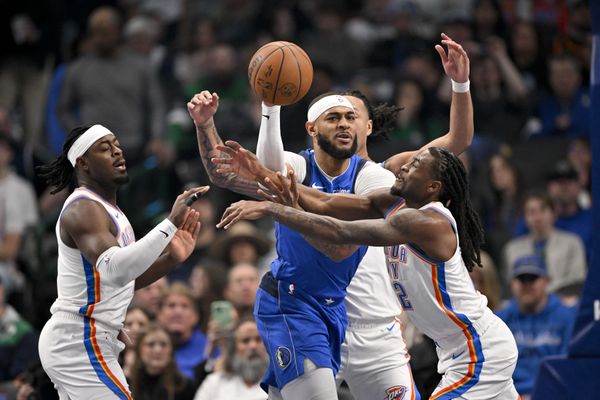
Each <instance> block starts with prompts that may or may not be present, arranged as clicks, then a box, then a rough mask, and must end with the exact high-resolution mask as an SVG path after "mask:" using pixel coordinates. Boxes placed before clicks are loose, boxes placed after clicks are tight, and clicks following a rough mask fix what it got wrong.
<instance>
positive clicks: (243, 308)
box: [224, 263, 259, 318]
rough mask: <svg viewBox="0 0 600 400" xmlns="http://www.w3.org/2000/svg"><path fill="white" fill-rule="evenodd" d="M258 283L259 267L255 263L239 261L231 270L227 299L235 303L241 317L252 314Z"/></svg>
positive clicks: (226, 293)
mask: <svg viewBox="0 0 600 400" xmlns="http://www.w3.org/2000/svg"><path fill="white" fill-rule="evenodd" d="M258 283H259V276H258V269H257V268H256V266H254V265H253V264H250V263H238V264H236V265H234V266H233V267H232V268H231V269H230V270H229V274H228V275H227V286H226V287H225V292H224V294H225V299H227V300H228V301H230V302H231V304H233V306H234V307H235V309H236V311H237V313H238V315H239V317H240V318H244V317H246V316H252V313H253V311H254V300H255V299H256V291H257V290H258Z"/></svg>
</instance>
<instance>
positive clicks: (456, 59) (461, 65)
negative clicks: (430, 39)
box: [435, 33, 470, 83]
mask: <svg viewBox="0 0 600 400" xmlns="http://www.w3.org/2000/svg"><path fill="white" fill-rule="evenodd" d="M442 44H445V45H446V46H448V54H446V51H445V50H444V48H443V47H442V46H441V45H439V44H436V45H435V49H436V50H437V52H438V54H439V55H440V58H441V60H442V66H443V67H444V71H445V72H446V75H448V76H449V77H450V79H452V80H453V81H455V82H459V83H463V82H466V81H468V80H469V73H470V66H469V56H468V55H467V52H466V51H465V49H463V47H462V46H461V45H460V44H458V43H456V42H455V41H454V40H452V39H451V38H450V37H449V36H448V35H446V34H445V33H442Z"/></svg>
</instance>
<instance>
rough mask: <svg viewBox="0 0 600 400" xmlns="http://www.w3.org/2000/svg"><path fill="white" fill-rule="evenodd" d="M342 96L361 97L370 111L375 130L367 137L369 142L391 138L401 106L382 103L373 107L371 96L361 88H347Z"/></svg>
mask: <svg viewBox="0 0 600 400" xmlns="http://www.w3.org/2000/svg"><path fill="white" fill-rule="evenodd" d="M339 94H340V95H342V96H352V97H356V98H357V99H360V100H361V101H362V102H363V104H364V105H365V107H366V109H367V112H368V113H369V119H370V120H371V121H373V132H372V133H371V135H369V137H368V138H367V144H368V143H371V142H372V141H374V140H377V139H380V138H383V139H385V140H389V138H390V132H391V131H392V130H393V129H394V127H395V126H396V118H397V116H398V112H400V110H401V108H400V107H397V106H394V105H389V104H387V103H380V104H378V105H376V106H375V107H373V106H372V105H371V102H370V101H369V98H368V97H367V96H366V95H365V94H364V93H363V92H361V91H360V90H357V89H347V90H343V91H341V92H340V93H339Z"/></svg>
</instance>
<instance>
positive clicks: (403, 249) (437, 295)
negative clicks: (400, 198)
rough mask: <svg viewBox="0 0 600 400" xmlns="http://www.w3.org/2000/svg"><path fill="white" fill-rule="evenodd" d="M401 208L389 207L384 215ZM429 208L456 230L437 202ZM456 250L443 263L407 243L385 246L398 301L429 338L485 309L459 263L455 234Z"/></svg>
mask: <svg viewBox="0 0 600 400" xmlns="http://www.w3.org/2000/svg"><path fill="white" fill-rule="evenodd" d="M399 209H401V207H395V208H393V209H392V210H391V211H390V212H389V213H388V214H387V215H386V218H389V216H391V215H393V214H394V213H395V212H397V211H398V210H399ZM425 209H433V210H435V211H437V212H439V213H440V214H442V215H444V216H445V217H446V218H447V219H448V220H449V223H451V224H452V228H453V230H454V232H456V221H455V220H454V217H453V216H452V214H451V213H450V211H449V210H448V209H447V208H446V207H444V206H443V205H442V204H441V203H439V202H432V203H429V204H427V205H425V206H423V207H421V210H425ZM456 241H457V246H456V251H455V252H454V254H453V255H452V257H451V258H450V259H449V260H448V261H445V262H439V261H433V260H430V259H428V258H427V257H426V256H425V255H423V254H422V253H421V252H420V251H419V250H418V249H416V248H414V247H413V246H411V245H409V244H399V245H396V246H386V249H385V252H386V257H387V262H388V273H389V275H390V278H391V280H392V285H393V287H394V290H395V291H396V294H397V296H398V299H399V300H400V304H401V305H402V308H403V310H404V311H405V312H407V313H408V316H409V317H410V319H411V321H412V322H413V324H414V325H415V326H416V327H417V329H419V330H420V331H421V332H423V333H424V334H425V335H427V336H429V337H430V338H432V339H433V340H440V339H443V338H445V337H448V336H451V335H455V334H456V333H459V332H462V331H463V330H464V329H466V327H467V326H468V325H470V323H471V322H473V321H476V320H478V319H479V318H480V317H481V316H482V315H483V313H484V311H485V310H486V308H487V298H486V297H485V296H484V295H482V294H481V293H479V292H478V291H476V290H475V288H474V286H473V283H472V281H471V278H470V277H469V273H468V271H467V268H466V267H465V264H464V262H463V259H462V256H461V252H460V243H459V242H458V234H457V235H456Z"/></svg>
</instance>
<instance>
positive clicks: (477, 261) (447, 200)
mask: <svg viewBox="0 0 600 400" xmlns="http://www.w3.org/2000/svg"><path fill="white" fill-rule="evenodd" d="M429 152H430V154H431V155H432V156H433V158H434V159H435V160H436V161H437V162H438V168H437V169H436V170H437V174H438V176H437V179H439V180H440V181H441V182H442V190H441V193H440V202H442V204H444V205H445V206H446V207H448V209H449V210H450V212H451V213H452V215H453V216H454V219H455V220H456V227H457V229H458V237H459V240H460V249H461V253H462V259H463V261H464V262H465V266H466V267H467V270H469V272H471V271H472V270H473V267H474V266H475V265H478V266H480V267H481V266H482V265H481V254H480V247H481V245H482V244H483V242H484V236H483V228H482V227H481V222H480V221H479V216H478V215H477V213H476V212H475V210H474V208H473V205H472V204H471V197H470V196H469V180H468V179H467V172H466V170H465V167H464V166H463V164H462V162H461V161H460V160H459V159H458V157H456V156H455V155H454V154H452V153H451V152H449V151H448V150H446V149H442V148H439V147H430V148H429Z"/></svg>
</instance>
